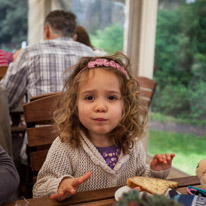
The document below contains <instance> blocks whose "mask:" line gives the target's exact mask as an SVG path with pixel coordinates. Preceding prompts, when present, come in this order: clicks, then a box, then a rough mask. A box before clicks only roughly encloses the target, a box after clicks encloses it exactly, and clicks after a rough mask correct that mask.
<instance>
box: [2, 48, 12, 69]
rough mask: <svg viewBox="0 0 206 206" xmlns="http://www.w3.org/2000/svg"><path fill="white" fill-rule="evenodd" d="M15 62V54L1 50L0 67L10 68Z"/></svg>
mask: <svg viewBox="0 0 206 206" xmlns="http://www.w3.org/2000/svg"><path fill="white" fill-rule="evenodd" d="M12 61H13V54H12V53H9V52H6V51H3V50H1V49H0V66H8V65H9V63H10V62H12Z"/></svg>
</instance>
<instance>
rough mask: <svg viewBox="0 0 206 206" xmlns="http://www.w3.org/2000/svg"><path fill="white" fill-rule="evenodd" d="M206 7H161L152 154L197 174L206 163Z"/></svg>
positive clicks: (200, 1)
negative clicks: (171, 159)
mask: <svg viewBox="0 0 206 206" xmlns="http://www.w3.org/2000/svg"><path fill="white" fill-rule="evenodd" d="M205 34H206V1H205V0H190V1H189V0H187V1H185V0H178V1H177V0H161V1H159V9H158V18H157V30H156V45H155V65H154V80H155V81H156V82H157V84H158V85H157V89H156V91H155V96H154V99H153V102H152V106H151V118H150V135H149V153H150V154H155V153H166V152H170V153H175V154H176V157H175V159H174V164H173V165H174V166H175V167H177V168H178V169H180V170H182V171H184V172H186V173H188V174H190V175H194V174H195V169H196V166H197V163H198V162H199V160H200V159H205V158H206V149H205V146H206V35H205Z"/></svg>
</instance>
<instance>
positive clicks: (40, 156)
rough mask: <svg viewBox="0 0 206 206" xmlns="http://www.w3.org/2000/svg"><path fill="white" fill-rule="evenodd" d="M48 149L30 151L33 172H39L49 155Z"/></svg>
mask: <svg viewBox="0 0 206 206" xmlns="http://www.w3.org/2000/svg"><path fill="white" fill-rule="evenodd" d="M47 153H48V150H41V151H36V152H31V153H30V160H31V168H32V171H33V172H38V171H39V170H40V169H41V167H42V165H43V163H44V161H45V159H46V156H47Z"/></svg>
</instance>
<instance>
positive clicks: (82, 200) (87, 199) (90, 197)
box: [3, 176, 200, 206]
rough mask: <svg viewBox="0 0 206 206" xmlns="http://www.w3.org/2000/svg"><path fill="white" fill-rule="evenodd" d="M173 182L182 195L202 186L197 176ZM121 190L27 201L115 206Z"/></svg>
mask: <svg viewBox="0 0 206 206" xmlns="http://www.w3.org/2000/svg"><path fill="white" fill-rule="evenodd" d="M171 180H172V181H176V182H178V183H179V186H178V188H177V189H176V190H177V191H178V192H180V193H182V194H187V186H189V185H191V186H197V187H199V186H200V181H199V179H198V178H197V177H196V176H188V177H181V178H175V179H171ZM119 188H120V187H112V188H105V189H101V190H93V191H85V192H79V193H77V194H75V195H73V196H71V197H70V198H68V199H66V200H64V201H62V202H57V201H54V200H51V199H49V197H44V198H34V199H28V200H27V201H28V202H29V204H30V206H39V205H47V206H60V205H62V206H66V205H67V206H68V205H75V206H113V205H114V203H115V202H116V201H115V199H114V194H115V192H116V191H117V189H119ZM16 202H17V201H13V202H7V203H5V204H4V205H3V206H15V204H16ZM19 202H20V203H23V202H24V200H20V201H19Z"/></svg>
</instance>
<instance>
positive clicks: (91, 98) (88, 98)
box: [85, 96, 94, 101]
mask: <svg viewBox="0 0 206 206" xmlns="http://www.w3.org/2000/svg"><path fill="white" fill-rule="evenodd" d="M85 99H86V100H89V101H91V100H94V97H93V96H88V97H86V98H85Z"/></svg>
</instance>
